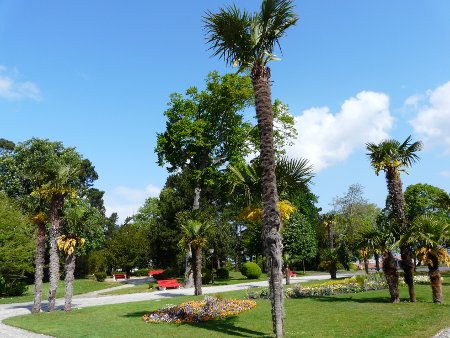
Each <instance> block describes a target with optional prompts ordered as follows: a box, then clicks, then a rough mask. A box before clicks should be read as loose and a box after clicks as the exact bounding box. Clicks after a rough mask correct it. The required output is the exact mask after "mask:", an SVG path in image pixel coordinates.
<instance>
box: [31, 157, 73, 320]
mask: <svg viewBox="0 0 450 338" xmlns="http://www.w3.org/2000/svg"><path fill="white" fill-rule="evenodd" d="M79 173H80V167H79V165H77V164H60V165H59V167H58V168H57V170H56V171H55V176H54V177H53V179H52V180H50V181H48V182H46V183H45V184H43V185H41V186H40V187H39V188H37V189H36V190H35V191H33V192H32V195H33V196H37V197H41V198H44V199H46V200H47V201H49V203H50V207H49V214H50V216H49V219H50V236H49V237H50V250H49V251H50V264H49V273H50V288H49V290H48V311H54V310H55V309H56V303H55V301H56V290H57V288H58V281H59V276H60V273H59V254H58V243H57V242H58V237H59V235H60V229H61V220H62V214H63V208H64V199H65V198H68V197H70V198H73V197H75V196H76V190H75V189H74V188H73V187H72V185H73V180H74V179H77V175H78V174H79Z"/></svg>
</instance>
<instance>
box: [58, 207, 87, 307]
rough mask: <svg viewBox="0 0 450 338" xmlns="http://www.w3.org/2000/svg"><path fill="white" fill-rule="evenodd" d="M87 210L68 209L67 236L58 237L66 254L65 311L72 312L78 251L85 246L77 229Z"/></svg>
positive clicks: (66, 213)
mask: <svg viewBox="0 0 450 338" xmlns="http://www.w3.org/2000/svg"><path fill="white" fill-rule="evenodd" d="M85 215H86V209H85V208H84V207H83V206H82V205H75V206H73V207H70V208H67V209H66V210H65V213H64V221H65V223H66V228H67V229H66V230H67V231H66V233H67V235H62V236H59V237H58V249H59V251H60V252H63V253H64V254H65V256H66V257H65V262H64V269H65V272H66V276H65V278H64V283H65V287H66V289H65V294H64V295H65V300H64V311H71V310H72V296H73V281H74V279H75V277H74V275H75V264H76V253H77V250H78V249H79V248H80V247H82V246H83V245H84V242H85V239H84V238H83V237H80V236H79V235H78V233H79V231H77V228H78V227H80V226H82V224H83V222H84V221H85Z"/></svg>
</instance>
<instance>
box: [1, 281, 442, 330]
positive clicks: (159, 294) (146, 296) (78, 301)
mask: <svg viewBox="0 0 450 338" xmlns="http://www.w3.org/2000/svg"><path fill="white" fill-rule="evenodd" d="M346 276H348V274H341V275H338V277H346ZM329 278H330V277H329V275H328V274H327V275H314V276H305V277H293V278H291V282H292V283H299V282H308V281H313V280H326V279H329ZM137 283H139V282H137ZM133 284H134V283H132V284H125V285H121V286H118V287H114V288H110V289H104V290H100V291H95V292H90V293H88V294H84V295H78V296H74V297H73V300H72V307H73V308H83V307H89V306H97V305H109V304H120V303H130V302H140V301H145V300H156V299H167V298H172V297H178V296H188V295H193V294H194V289H193V288H189V289H170V290H164V291H155V292H147V293H133V294H125V295H102V294H101V293H102V292H106V291H110V290H116V289H121V288H126V287H132V286H133ZM261 286H268V282H267V281H258V282H248V283H242V284H233V285H222V286H209V287H203V293H204V294H211V293H212V294H214V293H220V292H227V291H236V290H245V289H251V288H257V287H261ZM46 305H47V304H46V302H44V303H43V309H44V310H45V308H46ZM56 305H57V307H58V309H62V308H63V307H64V299H57V300H56ZM32 307H33V303H32V302H28V303H16V304H1V305H0V337H2V338H39V337H40V338H43V337H49V336H45V335H41V334H36V333H33V332H30V331H25V330H22V329H18V328H14V327H12V326H8V325H5V324H3V323H2V321H3V320H4V319H6V318H9V317H14V316H19V315H23V314H29V313H31V308H32ZM433 338H450V328H448V329H445V330H442V331H441V332H439V333H438V334H437V335H436V336H434V337H433Z"/></svg>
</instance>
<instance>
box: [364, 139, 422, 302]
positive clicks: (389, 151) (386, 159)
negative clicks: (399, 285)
mask: <svg viewBox="0 0 450 338" xmlns="http://www.w3.org/2000/svg"><path fill="white" fill-rule="evenodd" d="M366 148H367V150H368V151H369V153H368V154H367V155H368V156H369V158H370V163H371V165H372V167H373V168H374V169H375V174H376V175H378V174H379V172H380V171H384V172H385V176H386V183H387V188H388V194H389V198H390V202H391V206H392V213H393V220H394V221H395V223H396V226H397V227H398V231H399V234H404V233H406V231H407V230H408V224H407V220H406V212H405V198H404V195H403V188H402V180H401V178H400V173H401V172H402V171H403V172H406V169H405V167H406V168H408V167H410V166H411V165H412V164H413V163H414V162H416V161H417V160H418V159H419V156H417V154H416V152H418V151H420V150H421V149H422V143H421V142H420V141H416V142H412V140H411V136H408V137H407V138H406V140H405V141H404V142H403V143H400V142H399V141H397V140H393V139H390V140H384V141H382V142H380V143H379V144H375V143H367V144H366ZM400 255H401V258H402V268H403V271H404V272H405V282H406V284H408V289H409V298H410V301H411V302H415V301H416V295H415V291H414V282H413V274H414V262H413V259H412V249H411V246H410V245H406V244H402V245H401V246H400Z"/></svg>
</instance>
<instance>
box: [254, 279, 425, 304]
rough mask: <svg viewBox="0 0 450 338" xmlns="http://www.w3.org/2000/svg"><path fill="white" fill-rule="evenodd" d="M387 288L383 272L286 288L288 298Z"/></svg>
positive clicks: (261, 293)
mask: <svg viewBox="0 0 450 338" xmlns="http://www.w3.org/2000/svg"><path fill="white" fill-rule="evenodd" d="M414 283H416V284H429V283H430V280H429V278H428V276H423V275H417V276H414ZM399 285H400V286H404V285H405V281H404V279H403V278H400V279H399ZM382 289H387V283H386V280H385V278H384V275H383V274H382V273H374V274H369V275H357V276H353V277H351V278H346V279H343V280H332V281H328V282H325V283H321V284H316V285H312V286H302V285H301V284H295V285H293V286H292V287H290V288H286V289H285V290H284V294H285V297H286V298H301V297H320V296H331V295H340V294H345V293H359V292H366V291H371V290H382ZM267 297H268V289H267V288H262V289H259V290H256V291H249V292H248V293H247V298H250V299H258V298H267Z"/></svg>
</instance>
